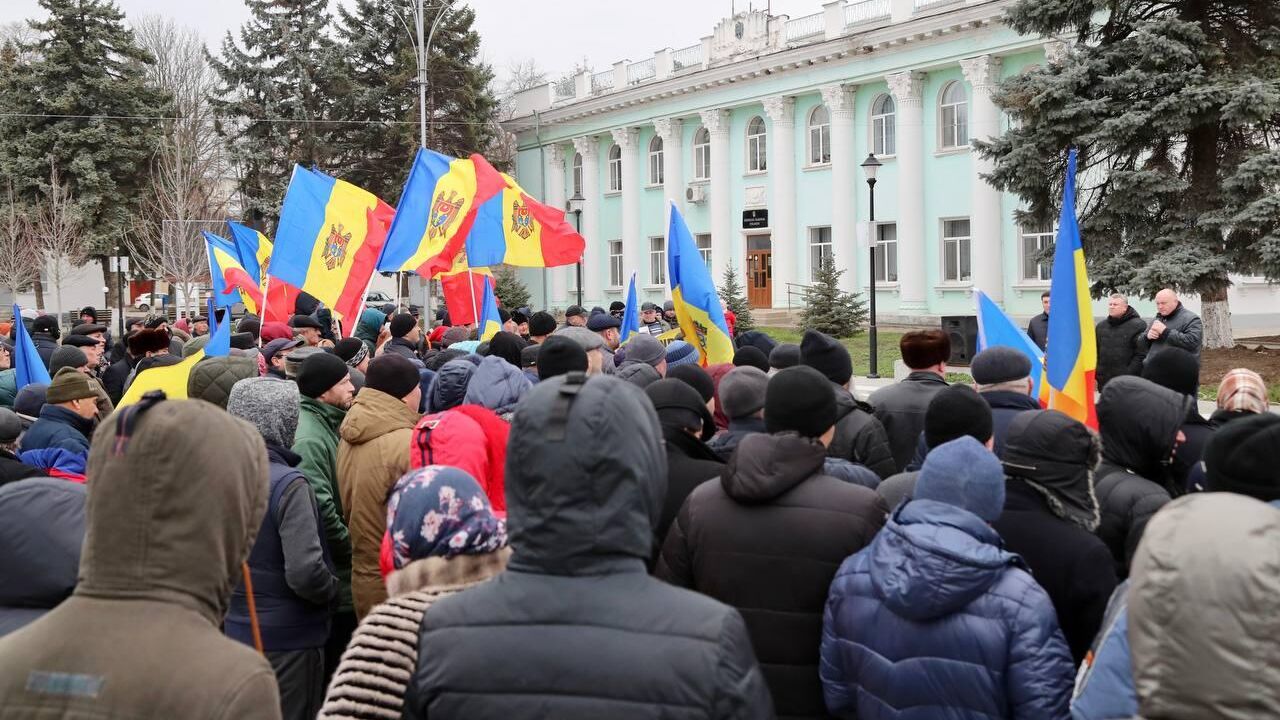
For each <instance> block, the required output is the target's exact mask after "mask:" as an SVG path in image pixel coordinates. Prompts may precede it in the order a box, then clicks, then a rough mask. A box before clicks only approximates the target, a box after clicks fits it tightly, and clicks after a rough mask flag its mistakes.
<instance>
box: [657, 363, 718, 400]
mask: <svg viewBox="0 0 1280 720" xmlns="http://www.w3.org/2000/svg"><path fill="white" fill-rule="evenodd" d="M667 377H669V378H672V379H674V380H683V381H684V382H686V383H689V385H690V387H692V388H693V389H694V390H697V391H698V394H699V395H701V396H702V402H703V403H704V404H705V403H707V402H708V401H709V400H711V398H713V397H715V396H716V384H715V382H714V381H712V380H711V376H710V375H708V374H707V371H706V370H703V369H702V368H701V367H698V366H697V365H694V364H692V363H688V364H685V365H676V366H675V367H668V368H667Z"/></svg>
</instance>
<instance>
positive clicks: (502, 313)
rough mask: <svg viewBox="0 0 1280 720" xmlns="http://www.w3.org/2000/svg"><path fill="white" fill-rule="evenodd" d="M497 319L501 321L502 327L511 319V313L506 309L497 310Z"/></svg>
mask: <svg viewBox="0 0 1280 720" xmlns="http://www.w3.org/2000/svg"><path fill="white" fill-rule="evenodd" d="M498 319H499V320H501V321H502V324H503V325H506V324H507V321H508V320H510V319H511V313H510V312H509V311H508V310H507V309H506V308H498Z"/></svg>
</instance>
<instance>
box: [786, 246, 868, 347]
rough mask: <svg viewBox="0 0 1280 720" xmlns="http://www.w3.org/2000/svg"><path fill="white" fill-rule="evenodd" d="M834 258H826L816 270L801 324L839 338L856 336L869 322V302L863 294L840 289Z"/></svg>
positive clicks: (806, 295) (801, 317)
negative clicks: (862, 296) (863, 297)
mask: <svg viewBox="0 0 1280 720" xmlns="http://www.w3.org/2000/svg"><path fill="white" fill-rule="evenodd" d="M843 274H844V270H837V269H836V266H835V264H834V263H833V262H832V261H831V258H824V259H823V261H822V265H821V266H820V267H819V268H818V271H817V272H816V273H814V278H813V284H812V285H810V286H809V287H808V289H807V290H805V308H804V310H802V311H801V312H800V324H801V325H802V326H803V327H804V328H805V329H808V330H817V331H818V332H822V333H826V334H827V335H830V336H831V337H835V338H848V337H853V336H854V335H856V334H858V333H859V332H861V331H862V325H863V324H864V323H866V322H867V303H866V301H864V300H863V299H862V298H861V297H860V294H859V293H849V292H845V291H843V290H841V289H840V276H841V275H843Z"/></svg>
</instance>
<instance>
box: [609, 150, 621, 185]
mask: <svg viewBox="0 0 1280 720" xmlns="http://www.w3.org/2000/svg"><path fill="white" fill-rule="evenodd" d="M609 192H622V148H620V147H618V146H617V145H611V146H610V147H609Z"/></svg>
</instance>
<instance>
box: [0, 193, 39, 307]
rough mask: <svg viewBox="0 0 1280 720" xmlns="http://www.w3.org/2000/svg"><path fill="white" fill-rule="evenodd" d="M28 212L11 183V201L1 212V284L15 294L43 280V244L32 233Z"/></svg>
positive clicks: (9, 195)
mask: <svg viewBox="0 0 1280 720" xmlns="http://www.w3.org/2000/svg"><path fill="white" fill-rule="evenodd" d="M27 212H28V210H27V209H26V208H21V207H19V206H18V201H17V200H16V199H15V198H14V195H13V184H12V183H10V184H9V194H8V198H7V201H6V202H5V206H4V209H3V210H2V211H0V283H3V286H2V287H5V288H8V290H9V292H10V293H12V294H15V295H16V294H17V293H18V292H19V291H20V290H21V289H23V288H26V287H27V286H28V285H31V284H32V283H34V282H35V281H37V280H39V279H40V266H41V264H42V263H41V257H40V246H39V244H38V243H36V242H35V238H34V237H33V236H32V223H31V220H30V219H29V218H28V217H27Z"/></svg>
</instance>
